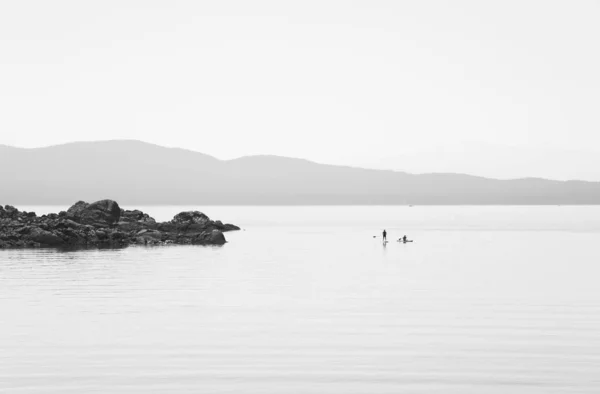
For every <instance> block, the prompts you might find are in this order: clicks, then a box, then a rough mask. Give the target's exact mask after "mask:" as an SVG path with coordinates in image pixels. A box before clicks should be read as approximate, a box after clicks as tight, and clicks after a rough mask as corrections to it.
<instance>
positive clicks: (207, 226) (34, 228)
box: [0, 200, 240, 249]
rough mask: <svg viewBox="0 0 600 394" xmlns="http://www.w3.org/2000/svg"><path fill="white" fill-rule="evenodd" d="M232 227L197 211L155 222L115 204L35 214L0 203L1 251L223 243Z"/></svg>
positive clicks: (99, 203)
mask: <svg viewBox="0 0 600 394" xmlns="http://www.w3.org/2000/svg"><path fill="white" fill-rule="evenodd" d="M239 229H240V228H239V227H237V226H234V225H233V224H223V223H221V221H219V220H217V221H212V220H210V218H209V217H208V216H206V215H205V214H203V213H202V212H198V211H188V212H181V213H178V214H177V215H175V217H174V218H173V219H172V220H170V221H168V222H162V223H157V222H156V220H154V219H153V218H152V217H150V216H149V215H148V214H146V213H144V212H142V211H139V210H133V211H129V210H124V209H121V208H120V207H119V204H117V202H116V201H113V200H101V201H96V202H94V203H91V204H88V203H86V202H83V201H79V202H77V203H76V204H74V205H73V206H72V207H70V208H69V209H68V210H67V211H62V212H60V213H51V214H48V215H42V216H37V215H36V214H35V212H24V211H19V210H18V209H16V208H15V207H12V206H10V205H6V206H5V207H2V206H1V205H0V249H2V248H31V247H33V248H35V247H59V248H60V247H107V246H108V247H123V246H128V245H135V244H137V245H167V244H180V245H223V244H225V243H226V242H227V241H226V240H225V236H224V235H223V233H224V232H226V231H234V230H239Z"/></svg>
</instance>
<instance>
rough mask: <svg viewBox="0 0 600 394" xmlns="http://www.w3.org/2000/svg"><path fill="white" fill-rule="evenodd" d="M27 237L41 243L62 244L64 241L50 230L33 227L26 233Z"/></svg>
mask: <svg viewBox="0 0 600 394" xmlns="http://www.w3.org/2000/svg"><path fill="white" fill-rule="evenodd" d="M27 239H29V240H31V241H33V242H37V243H39V244H41V245H49V246H57V245H62V244H64V243H65V241H64V240H63V239H62V238H61V237H59V236H58V235H56V234H53V233H51V232H50V231H45V230H42V229H41V228H33V229H31V232H30V233H29V234H28V235H27Z"/></svg>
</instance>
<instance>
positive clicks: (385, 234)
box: [383, 229, 387, 242]
mask: <svg viewBox="0 0 600 394" xmlns="http://www.w3.org/2000/svg"><path fill="white" fill-rule="evenodd" d="M383 242H387V232H386V231H385V229H384V230H383Z"/></svg>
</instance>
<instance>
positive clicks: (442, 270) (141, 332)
mask: <svg viewBox="0 0 600 394" xmlns="http://www.w3.org/2000/svg"><path fill="white" fill-rule="evenodd" d="M19 208H22V209H26V210H36V211H37V212H38V213H43V212H49V211H58V210H60V209H64V207H58V208H56V207H36V208H32V207H19ZM189 208H195V209H199V210H202V211H204V212H205V213H206V214H208V215H209V216H210V217H212V218H214V219H221V220H223V221H224V222H231V223H235V224H238V225H240V226H241V227H243V231H239V232H235V233H227V234H226V236H227V239H228V241H229V243H228V244H226V245H225V246H223V247H188V246H168V247H129V248H126V249H118V250H80V251H70V252H59V251H56V250H52V249H38V250H9V251H0V392H1V393H7V394H9V393H10V394H12V393H60V394H67V393H77V394H81V393H111V394H112V393H140V394H141V393H143V394H148V393H169V394H171V393H257V394H268V393H278V394H286V393H315V394H316V393H318V394H327V393H339V394H352V393H367V394H371V393H440V394H448V393H457V394H459V393H460V394H465V393H478V394H479V393H499V394H505V393H528V394H529V393H599V392H600V286H599V282H600V207H418V206H417V207H412V208H411V207H143V209H144V210H145V211H147V212H148V213H150V214H151V215H153V216H154V217H155V218H157V219H159V220H167V219H170V218H171V217H172V216H173V215H174V214H175V213H177V212H179V211H182V210H185V209H189ZM384 228H385V229H386V230H387V231H388V238H390V240H391V241H392V242H389V243H388V244H387V246H383V244H382V242H381V238H374V237H373V236H379V235H380V233H381V231H382V230H383V229H384ZM404 234H407V235H408V237H409V238H411V239H414V243H412V244H400V243H397V242H393V241H394V239H397V238H399V237H400V236H402V235H404Z"/></svg>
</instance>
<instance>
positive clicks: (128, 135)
mask: <svg viewBox="0 0 600 394" xmlns="http://www.w3.org/2000/svg"><path fill="white" fill-rule="evenodd" d="M599 20H600V1H585V0H580V1H577V2H567V1H533V0H529V1H528V0H524V1H461V0H456V1H429V0H419V1H417V0H413V1H374V0H368V1H327V0H320V1H175V0H166V1H151V0H145V1H128V0H118V1H112V0H104V1H101V2H100V1H98V2H91V1H86V2H82V1H61V0H56V1H52V2H47V1H27V0H24V1H7V0H4V1H2V12H1V13H0V144H6V145H12V146H19V147H28V148H32V147H42V146H48V145H55V144H61V143H66V142H72V141H93V140H108V139H138V140H143V141H147V142H151V143H155V144H159V145H164V146H171V147H182V148H188V149H192V150H196V151H200V152H203V153H207V154H210V155H213V156H215V157H218V158H221V159H229V158H235V157H239V156H244V155H251V154H275V155H280V156H291V157H301V158H307V159H311V160H316V161H319V162H324V163H334V164H347V165H355V166H368V167H373V168H390V169H398V170H408V171H413V172H428V171H437V172H467V173H473V174H476V175H484V176H494V177H517V176H544V177H549V178H556V179H559V178H560V179H572V178H578V179H588V180H598V181H600V165H597V166H596V168H597V169H595V168H590V166H591V165H593V164H600V159H599V160H598V162H596V161H595V160H596V159H595V157H596V156H597V155H598V153H600V145H599V144H598V143H599V142H600V133H599V132H600V111H599V108H600V72H598V70H600V51H599V50H598V48H599V47H600V23H598V21H599ZM598 156H600V155H598ZM517 158H518V159H517Z"/></svg>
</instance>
